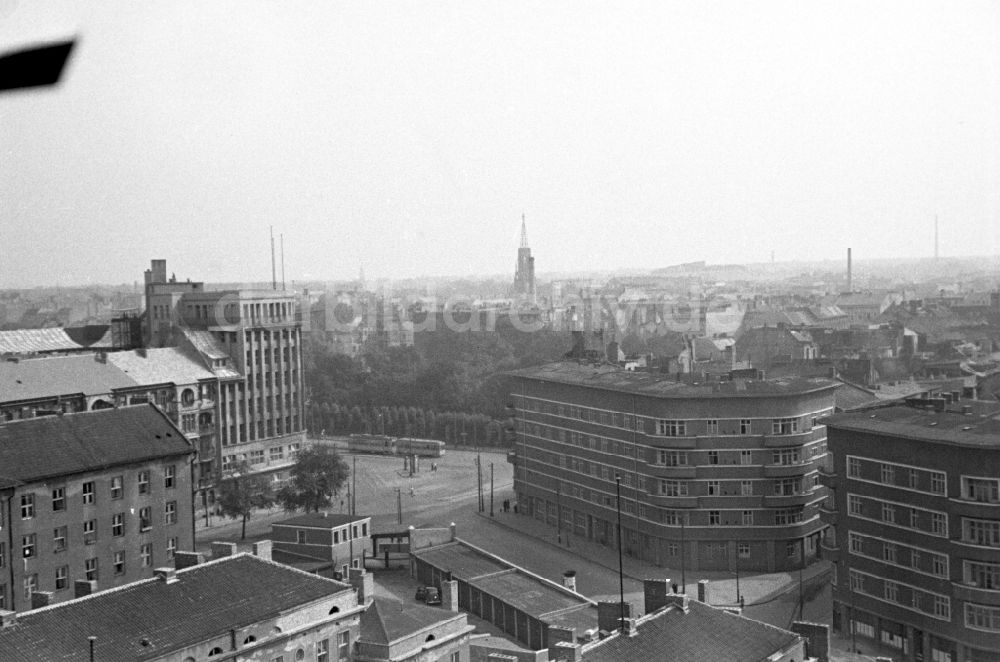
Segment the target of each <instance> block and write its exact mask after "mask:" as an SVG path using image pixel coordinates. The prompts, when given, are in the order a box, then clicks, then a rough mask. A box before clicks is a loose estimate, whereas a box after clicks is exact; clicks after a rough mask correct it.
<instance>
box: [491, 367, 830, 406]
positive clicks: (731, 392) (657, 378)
mask: <svg viewBox="0 0 1000 662" xmlns="http://www.w3.org/2000/svg"><path fill="white" fill-rule="evenodd" d="M508 374H509V375H511V376H512V377H518V378H522V379H531V380H535V381H542V382H553V383H557V384H569V385H572V386H583V387H586V388H594V389H602V390H607V391H618V392H621V393H634V394H637V395H645V396H649V397H655V398H734V397H735V398H766V397H774V396H782V395H802V394H806V393H812V392H817V391H824V390H833V389H835V388H837V387H838V386H839V385H840V384H839V383H838V382H835V381H833V380H831V379H826V378H822V377H782V378H778V379H746V378H734V379H731V380H717V379H707V380H706V381H703V382H692V381H678V380H677V379H676V378H675V377H673V376H671V375H666V374H663V373H653V372H639V371H630V370H625V369H624V368H621V367H619V366H617V365H610V364H606V363H598V364H595V363H589V362H586V361H582V362H579V361H560V362H557V363H548V364H546V365H542V366H537V367H532V368H524V369H522V370H515V371H513V372H510V373H508Z"/></svg>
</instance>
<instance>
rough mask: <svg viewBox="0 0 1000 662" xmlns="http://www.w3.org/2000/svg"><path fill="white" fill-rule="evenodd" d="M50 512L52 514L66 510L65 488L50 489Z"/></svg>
mask: <svg viewBox="0 0 1000 662" xmlns="http://www.w3.org/2000/svg"><path fill="white" fill-rule="evenodd" d="M52 510H53V512H58V511H60V510H66V488H65V487H54V488H52Z"/></svg>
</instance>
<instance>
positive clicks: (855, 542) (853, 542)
mask: <svg viewBox="0 0 1000 662" xmlns="http://www.w3.org/2000/svg"><path fill="white" fill-rule="evenodd" d="M847 540H848V544H849V545H850V549H851V553H852V554H862V553H863V552H864V541H863V539H862V538H861V536H859V535H858V534H857V533H854V532H853V531H851V532H850V533H848V534H847Z"/></svg>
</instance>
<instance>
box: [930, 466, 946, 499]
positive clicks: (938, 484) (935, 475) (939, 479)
mask: <svg viewBox="0 0 1000 662" xmlns="http://www.w3.org/2000/svg"><path fill="white" fill-rule="evenodd" d="M945 482H946V481H945V476H944V474H943V473H941V472H940V471H933V472H931V492H933V493H934V494H944V493H945Z"/></svg>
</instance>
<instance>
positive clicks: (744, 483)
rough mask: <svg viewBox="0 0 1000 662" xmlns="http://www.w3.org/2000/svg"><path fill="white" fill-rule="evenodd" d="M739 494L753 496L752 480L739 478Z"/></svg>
mask: <svg viewBox="0 0 1000 662" xmlns="http://www.w3.org/2000/svg"><path fill="white" fill-rule="evenodd" d="M740 496H753V481H752V480H741V481H740Z"/></svg>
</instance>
